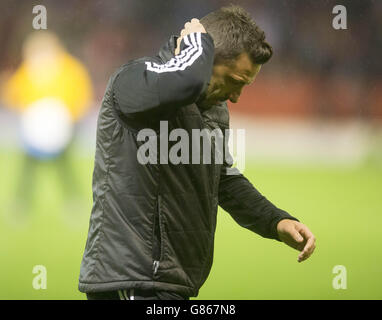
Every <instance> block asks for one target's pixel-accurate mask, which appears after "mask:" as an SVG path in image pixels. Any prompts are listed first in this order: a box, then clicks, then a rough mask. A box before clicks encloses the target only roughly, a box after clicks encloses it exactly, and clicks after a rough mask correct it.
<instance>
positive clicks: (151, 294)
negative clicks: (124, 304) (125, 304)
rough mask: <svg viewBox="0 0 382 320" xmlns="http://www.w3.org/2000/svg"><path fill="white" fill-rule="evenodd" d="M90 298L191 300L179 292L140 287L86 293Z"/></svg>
mask: <svg viewBox="0 0 382 320" xmlns="http://www.w3.org/2000/svg"><path fill="white" fill-rule="evenodd" d="M86 296H87V298H88V300H189V297H183V296H181V295H179V294H178V293H174V292H168V291H153V290H140V289H124V290H118V291H107V292H93V293H87V294H86Z"/></svg>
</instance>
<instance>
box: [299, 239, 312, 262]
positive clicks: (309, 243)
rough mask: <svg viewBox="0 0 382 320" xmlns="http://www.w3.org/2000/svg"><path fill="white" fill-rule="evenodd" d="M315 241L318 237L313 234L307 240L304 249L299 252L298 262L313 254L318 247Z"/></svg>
mask: <svg viewBox="0 0 382 320" xmlns="http://www.w3.org/2000/svg"><path fill="white" fill-rule="evenodd" d="M315 241H316V239H315V238H314V236H313V234H312V236H311V237H310V238H309V239H308V241H307V242H306V245H305V247H304V249H303V250H302V251H301V253H300V254H299V256H298V262H301V261H304V260H306V259H308V258H309V257H310V256H311V255H312V253H313V251H314V249H315V248H316V245H315Z"/></svg>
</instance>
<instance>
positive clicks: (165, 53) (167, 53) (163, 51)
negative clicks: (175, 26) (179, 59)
mask: <svg viewBox="0 0 382 320" xmlns="http://www.w3.org/2000/svg"><path fill="white" fill-rule="evenodd" d="M177 39H178V36H171V37H170V39H169V40H168V41H167V42H166V43H165V44H164V45H163V46H162V47H161V48H160V50H159V54H158V55H159V57H160V58H161V59H162V60H163V61H168V60H170V59H171V58H173V57H174V56H175V54H174V52H175V47H176V40H177Z"/></svg>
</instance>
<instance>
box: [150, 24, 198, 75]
mask: <svg viewBox="0 0 382 320" xmlns="http://www.w3.org/2000/svg"><path fill="white" fill-rule="evenodd" d="M183 39H184V43H185V44H186V46H187V47H186V48H185V49H183V50H182V51H181V52H180V53H179V54H178V55H176V56H175V57H174V58H172V59H171V60H169V61H167V62H166V63H165V64H157V63H155V62H145V63H146V66H147V70H149V71H153V72H156V73H162V72H174V71H179V70H184V69H186V68H187V67H188V66H190V65H192V64H193V63H194V61H195V60H196V59H197V58H198V57H199V56H200V55H201V54H202V53H203V47H202V40H201V33H200V32H196V33H190V34H188V35H186V36H184V38H183Z"/></svg>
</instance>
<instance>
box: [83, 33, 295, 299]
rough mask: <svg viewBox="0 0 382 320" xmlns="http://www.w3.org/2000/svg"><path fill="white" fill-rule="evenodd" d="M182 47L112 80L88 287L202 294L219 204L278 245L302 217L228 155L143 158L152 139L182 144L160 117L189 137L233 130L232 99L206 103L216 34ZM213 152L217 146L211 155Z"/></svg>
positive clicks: (103, 119)
mask: <svg viewBox="0 0 382 320" xmlns="http://www.w3.org/2000/svg"><path fill="white" fill-rule="evenodd" d="M175 45H176V37H174V36H173V37H171V38H170V40H169V41H168V42H167V43H166V44H165V45H164V46H163V47H162V48H161V50H160V52H159V54H158V55H157V56H155V57H149V58H142V59H138V60H134V61H131V62H129V63H128V64H126V65H124V66H122V67H121V68H120V69H119V70H117V72H116V73H115V74H114V75H113V76H112V77H111V78H110V80H109V83H108V86H107V89H106V92H105V95H104V98H103V101H102V106H101V109H100V112H99V117H98V122H97V141H96V154H95V164H94V172H93V208H92V212H91V217H90V225H89V232H88V238H87V242H86V247H85V252H84V255H83V259H82V263H81V269H80V278H79V290H80V291H81V292H102V291H112V290H120V289H130V288H141V289H155V290H165V291H166V290H167V291H172V292H176V293H179V294H181V295H183V296H189V297H190V296H197V295H198V291H199V289H200V287H201V286H202V285H203V283H204V282H205V280H206V279H207V277H208V274H209V272H210V269H211V266H212V261H213V249H214V234H215V228H216V216H217V210H218V205H220V206H221V207H222V208H223V209H224V210H226V211H227V212H228V213H229V214H231V216H232V217H233V218H234V219H235V220H236V221H237V223H239V224H240V225H241V226H243V227H245V228H248V229H250V230H252V231H254V232H255V233H257V234H259V235H261V236H263V237H267V238H271V239H276V240H278V241H280V240H279V238H278V235H277V231H276V225H277V223H278V222H279V221H280V220H282V219H285V218H288V219H294V220H297V219H296V218H293V217H291V216H290V215H289V214H288V213H286V212H285V211H283V210H281V209H278V208H277V207H276V206H274V205H273V204H272V203H271V202H269V201H268V200H267V199H266V198H265V197H264V196H262V195H261V194H260V193H259V192H258V191H257V190H256V189H255V188H254V187H253V185H252V184H251V183H250V182H249V181H248V180H247V179H246V178H245V177H244V176H243V175H242V174H240V173H239V172H238V171H237V172H236V174H232V173H233V171H232V170H235V169H233V168H230V162H229V161H228V162H227V161H223V163H218V161H213V160H212V163H211V164H205V163H203V161H201V163H200V164H197V163H194V162H192V163H191V162H190V163H178V164H174V163H172V162H170V161H167V163H166V158H168V156H165V157H164V158H165V159H162V158H159V157H160V152H158V154H157V155H154V158H155V157H156V159H157V160H161V161H151V162H149V163H146V164H142V163H141V162H140V161H138V158H139V157H138V150H139V148H140V147H142V146H143V145H144V144H145V143H154V145H155V146H156V147H157V148H158V149H159V148H161V147H162V146H165V145H166V144H167V143H168V149H167V150H169V149H171V146H173V145H174V144H176V141H168V139H167V138H168V137H166V136H165V137H164V138H166V139H165V140H163V139H162V138H163V134H162V135H161V134H160V130H159V129H160V121H163V122H162V124H163V123H165V124H166V126H167V127H168V131H170V132H171V130H173V129H183V130H184V131H185V132H187V133H188V134H189V136H190V137H191V136H192V130H193V129H199V130H203V129H207V130H213V129H221V130H222V131H223V132H224V129H228V128H229V113H228V108H227V104H226V103H225V102H224V103H221V104H218V105H215V106H212V107H211V108H209V109H201V108H199V107H198V103H197V102H198V99H199V98H200V96H201V94H202V93H203V92H204V91H205V89H206V87H207V85H208V83H209V81H210V78H211V74H212V66H213V59H214V44H213V40H212V38H211V36H210V35H209V34H207V33H191V34H189V35H187V36H186V37H184V39H183V40H182V43H181V51H180V53H179V54H178V55H176V56H174V53H173V52H174V48H175ZM143 129H146V132H151V133H152V136H150V137H149V138H148V140H145V141H141V140H142V139H139V138H138V135H139V133H140V132H142V130H143ZM147 130H149V131H147ZM166 140H167V141H166ZM170 140H171V139H170ZM147 141H149V142H147ZM191 143H194V141H192V142H191ZM214 150H215V149H214V144H212V147H211V156H212V159H214V156H215V152H214ZM151 156H152V155H151ZM167 160H168V159H167ZM215 162H216V163H215ZM230 170H231V171H230Z"/></svg>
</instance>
